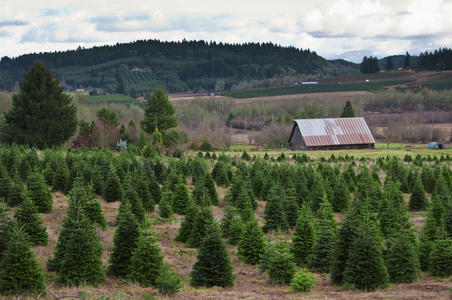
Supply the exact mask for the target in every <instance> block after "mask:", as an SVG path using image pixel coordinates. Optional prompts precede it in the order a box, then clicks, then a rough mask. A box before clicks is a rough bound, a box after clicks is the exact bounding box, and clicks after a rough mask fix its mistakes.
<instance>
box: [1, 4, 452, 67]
mask: <svg viewBox="0 0 452 300" xmlns="http://www.w3.org/2000/svg"><path fill="white" fill-rule="evenodd" d="M5 2H6V3H5ZM184 38H185V39H187V40H205V41H217V42H220V41H221V42H226V43H245V42H273V43H275V44H279V45H282V46H295V47H297V48H302V49H308V48H309V49H310V50H311V51H316V52H317V54H319V55H321V56H323V57H325V58H328V59H332V58H344V59H349V60H351V61H355V62H360V61H361V60H362V57H363V56H364V55H367V56H369V55H373V56H377V57H378V58H383V57H385V56H388V55H395V54H405V52H406V51H408V52H409V53H410V54H411V55H418V54H419V53H420V52H424V51H425V50H428V51H433V50H435V49H438V48H440V47H448V48H450V47H452V0H443V1H441V0H380V1H374V0H309V1H306V0H279V1H263V0H259V1H256V0H240V1H239V0H228V1H224V0H223V1H215V0H191V1H188V0H152V1H143V0H121V1H119V0H89V1H88V0H78V1H73V0H71V1H67V0H58V1H56V0H46V1H42V0H37V1H30V0H3V1H2V5H1V9H0V56H1V57H3V56H9V57H16V56H19V55H21V54H26V53H32V52H47V51H52V52H53V51H60V50H61V51H64V50H72V49H76V48H77V47H78V46H82V47H86V48H89V47H92V46H101V45H106V44H115V43H124V42H132V41H135V40H147V39H159V40H162V41H177V40H182V39H184Z"/></svg>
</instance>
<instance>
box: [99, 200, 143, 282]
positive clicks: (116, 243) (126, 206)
mask: <svg viewBox="0 0 452 300" xmlns="http://www.w3.org/2000/svg"><path fill="white" fill-rule="evenodd" d="M121 206H122V209H121V210H120V212H119V214H121V215H120V216H119V217H118V227H117V228H116V231H115V236H114V237H113V250H112V252H111V255H110V258H109V259H108V263H109V265H108V268H107V273H108V274H109V275H113V276H117V277H122V278H126V277H127V275H128V273H129V269H128V267H129V265H130V262H131V258H132V252H133V250H134V249H135V248H136V246H137V242H138V237H139V235H140V225H139V223H138V220H137V218H136V216H135V215H134V214H133V212H132V206H131V205H130V203H128V202H125V203H121Z"/></svg>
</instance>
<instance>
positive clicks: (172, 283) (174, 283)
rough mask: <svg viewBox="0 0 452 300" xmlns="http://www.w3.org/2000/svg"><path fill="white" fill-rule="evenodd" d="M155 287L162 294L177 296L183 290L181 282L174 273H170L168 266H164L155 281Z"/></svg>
mask: <svg viewBox="0 0 452 300" xmlns="http://www.w3.org/2000/svg"><path fill="white" fill-rule="evenodd" d="M155 285H156V287H157V288H158V289H159V293H161V294H165V295H168V294H176V293H178V292H179V289H180V288H181V280H180V278H179V277H177V276H176V273H175V272H174V271H170V270H169V268H168V266H167V265H164V266H162V268H161V269H160V274H159V275H158V276H157V279H156V280H155Z"/></svg>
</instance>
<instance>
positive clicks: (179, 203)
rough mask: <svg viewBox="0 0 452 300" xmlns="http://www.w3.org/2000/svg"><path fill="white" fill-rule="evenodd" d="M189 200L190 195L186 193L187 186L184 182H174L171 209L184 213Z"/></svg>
mask: <svg viewBox="0 0 452 300" xmlns="http://www.w3.org/2000/svg"><path fill="white" fill-rule="evenodd" d="M189 201H190V195H189V193H188V188H187V186H186V185H185V184H184V183H178V184H176V187H175V192H174V200H173V211H174V212H175V213H177V214H180V215H184V214H185V212H186V210H187V206H188V203H189Z"/></svg>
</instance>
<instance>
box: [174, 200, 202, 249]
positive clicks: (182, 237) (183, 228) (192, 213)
mask: <svg viewBox="0 0 452 300" xmlns="http://www.w3.org/2000/svg"><path fill="white" fill-rule="evenodd" d="M198 211H199V209H198V206H196V205H195V204H194V203H193V201H192V200H190V202H189V204H188V206H187V209H186V213H185V216H184V220H183V221H182V223H181V224H180V228H179V232H178V233H177V235H176V238H175V240H176V241H178V242H182V243H186V242H187V240H188V238H189V237H190V233H191V231H192V229H193V225H194V222H195V219H196V215H197V214H198Z"/></svg>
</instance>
